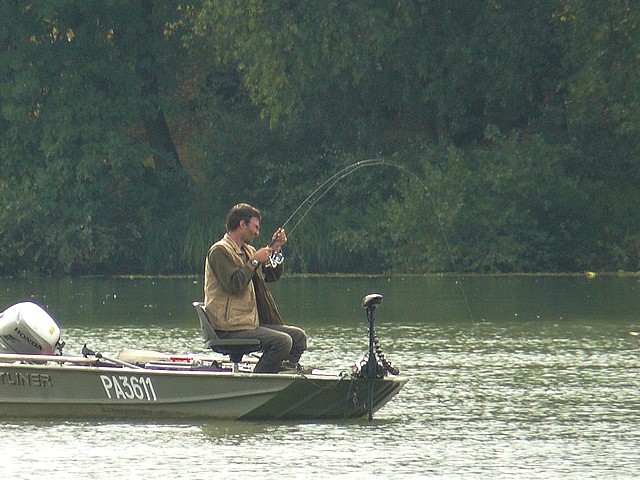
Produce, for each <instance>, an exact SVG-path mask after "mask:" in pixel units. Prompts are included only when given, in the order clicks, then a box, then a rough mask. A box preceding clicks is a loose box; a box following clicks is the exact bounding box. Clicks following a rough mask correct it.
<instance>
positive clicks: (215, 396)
mask: <svg viewBox="0 0 640 480" xmlns="http://www.w3.org/2000/svg"><path fill="white" fill-rule="evenodd" d="M372 326H373V322H372V321H371V323H370V327H372ZM371 333H373V332H371ZM59 335H60V331H59V328H58V326H57V324H56V323H55V322H54V321H53V319H51V317H50V316H49V315H48V314H47V313H46V312H45V311H44V310H42V309H40V307H38V306H37V305H35V304H32V303H29V302H25V303H21V304H17V305H14V306H12V307H10V308H9V309H7V310H6V311H5V312H3V313H2V314H0V351H1V352H4V353H0V415H3V416H5V417H7V416H13V417H46V418H52V417H58V418H60V417H62V418H221V419H330V418H337V419H339V418H358V417H363V416H365V415H366V414H367V413H369V416H371V414H372V413H373V412H375V411H377V410H378V409H380V408H381V407H382V406H383V405H384V404H385V403H386V402H388V401H389V400H390V399H391V398H392V397H393V396H394V395H396V394H397V393H398V392H399V391H400V389H401V388H402V387H403V385H404V384H405V383H406V381H407V378H406V377H403V376H399V375H394V374H391V373H389V367H390V364H389V363H388V362H386V360H384V356H381V355H377V354H375V353H374V354H373V355H371V352H372V351H373V350H372V349H371V348H370V354H368V355H366V356H365V358H363V359H362V360H361V361H360V362H356V365H355V366H354V367H351V368H350V369H349V370H348V371H339V372H330V371H324V370H320V369H313V370H291V371H283V372H280V373H278V374H254V373H251V369H252V361H251V360H252V359H251V358H249V359H240V361H238V358H234V360H235V361H233V362H232V361H231V360H229V359H228V358H227V357H226V356H224V355H223V354H220V353H212V354H207V355H197V354H196V355H194V354H188V355H171V354H163V353H159V352H152V351H146V350H142V351H141V350H134V349H133V350H132V349H127V350H122V351H120V352H118V353H117V354H116V355H114V356H113V357H108V356H105V355H101V354H100V353H95V352H93V351H91V350H89V349H86V348H85V349H83V354H82V355H77V356H70V355H64V354H62V349H63V343H62V342H60V339H59ZM370 337H371V338H372V339H373V338H374V336H373V335H370ZM376 341H377V340H376ZM372 346H373V345H371V346H370V347H372ZM369 358H371V359H372V361H371V362H369ZM381 360H382V361H381ZM253 362H255V359H253ZM392 370H393V369H392Z"/></svg>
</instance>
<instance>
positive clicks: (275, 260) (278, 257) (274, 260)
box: [265, 252, 284, 268]
mask: <svg viewBox="0 0 640 480" xmlns="http://www.w3.org/2000/svg"><path fill="white" fill-rule="evenodd" d="M282 262H284V255H283V254H282V252H273V253H272V254H271V256H270V257H269V260H267V263H265V266H267V267H270V268H276V267H277V266H278V265H280V264H281V263H282Z"/></svg>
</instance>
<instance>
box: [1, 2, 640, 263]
mask: <svg viewBox="0 0 640 480" xmlns="http://www.w3.org/2000/svg"><path fill="white" fill-rule="evenodd" d="M2 11H3V15H2V18H1V19H0V23H1V24H2V25H1V27H2V28H0V100H1V106H2V110H1V112H0V113H1V115H0V173H1V176H0V206H1V207H2V208H1V209H0V231H1V232H2V238H1V241H0V275H14V274H20V273H47V274H64V273H73V274H93V273H197V272H200V271H201V269H202V264H203V258H204V254H205V252H206V249H207V247H208V245H209V244H210V243H211V242H212V241H214V240H216V239H217V238H218V237H219V236H220V235H221V234H222V233H223V232H222V230H223V224H224V216H225V214H226V212H227V210H228V209H229V208H230V206H231V205H233V204H234V203H237V202H239V201H248V202H250V203H252V204H254V205H256V206H258V207H259V208H260V209H261V210H262V211H263V214H264V219H263V232H264V233H263V235H264V237H265V238H263V239H262V240H263V241H264V242H266V241H267V236H268V235H269V233H270V231H272V230H274V229H275V228H277V226H278V225H280V224H281V223H282V222H284V220H285V219H287V218H288V217H289V215H290V214H291V213H292V212H293V211H294V210H295V209H296V207H297V206H298V205H299V204H300V202H302V201H303V200H304V199H305V198H306V197H307V195H309V194H310V193H311V192H312V191H313V190H314V189H315V188H316V187H317V186H318V185H320V184H321V183H322V181H324V180H325V179H326V178H328V177H330V176H331V175H333V174H334V173H335V172H337V171H339V170H340V169H342V168H344V167H345V166H347V165H349V164H351V163H353V162H357V161H361V160H364V159H368V158H386V159H388V160H389V161H391V162H393V163H394V164H397V165H400V166H401V168H397V167H394V166H391V165H377V166H372V167H367V168H362V169H360V170H358V171H357V172H356V173H354V174H353V175H349V176H347V177H345V178H344V179H342V180H341V181H340V182H338V183H336V184H335V185H334V187H333V188H332V189H331V190H330V191H329V192H327V194H326V195H325V196H323V197H322V198H321V199H320V200H319V201H318V202H317V203H315V204H313V203H312V202H310V203H309V204H308V205H314V206H313V208H311V209H310V210H308V209H307V208H303V209H302V210H301V211H300V213H299V215H297V216H296V217H295V218H293V219H292V221H291V222H290V224H289V226H288V230H289V231H290V232H291V234H290V243H289V245H288V246H287V248H286V254H287V258H288V265H289V270H290V271H298V272H321V273H328V272H361V273H380V272H441V271H451V270H452V269H454V268H455V269H457V270H458V271H466V272H536V271H547V272H558V271H582V270H627V271H637V270H640V162H639V161H638V160H639V154H640V75H639V73H638V72H640V68H639V62H640V57H639V56H638V53H637V51H638V47H639V46H640V6H639V5H636V4H635V3H633V2H631V1H630V0H616V1H610V2H586V1H583V0H536V1H533V0H518V1H516V0H483V1H472V0H449V1H433V0H407V1H397V2H391V1H390V2H380V1H378V0H358V1H352V2H344V1H341V0H307V1H305V2H268V1H265V0H194V1H192V2H187V3H185V2H180V1H178V0H165V1H160V0H134V1H131V0H128V1H123V0H104V1H100V2H86V1H83V0H40V1H38V2H22V1H18V0H3V9H2ZM303 217H304V218H303ZM300 219H302V221H300V223H298V221H299V220H300ZM292 228H295V229H294V230H293V231H291V229H292Z"/></svg>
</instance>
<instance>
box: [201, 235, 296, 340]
mask: <svg viewBox="0 0 640 480" xmlns="http://www.w3.org/2000/svg"><path fill="white" fill-rule="evenodd" d="M254 252H255V248H253V247H252V246H251V245H244V247H243V248H240V247H238V245H237V244H236V243H235V242H234V241H233V240H232V239H231V238H230V237H229V236H228V235H225V236H224V237H223V238H222V239H221V240H220V241H218V242H216V243H214V244H213V245H212V246H211V248H209V252H208V253H207V259H206V263H205V275H204V276H205V284H204V297H205V310H206V312H207V316H208V317H209V321H210V322H211V325H212V326H213V328H214V329H215V330H249V329H255V328H257V327H258V325H259V324H268V323H275V324H282V319H281V318H280V315H279V313H278V309H277V307H276V304H275V301H274V300H273V297H272V296H271V293H270V292H269V291H268V290H267V288H266V286H265V280H266V281H276V280H279V279H280V277H281V275H282V272H283V270H284V268H283V266H282V265H279V266H278V267H277V268H275V269H273V268H264V267H262V266H260V267H258V269H257V270H256V271H254V269H253V268H252V267H251V266H250V265H249V264H248V263H247V261H248V258H249V257H250V256H251V255H253V253H254Z"/></svg>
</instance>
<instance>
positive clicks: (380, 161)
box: [267, 158, 473, 319]
mask: <svg viewBox="0 0 640 480" xmlns="http://www.w3.org/2000/svg"><path fill="white" fill-rule="evenodd" d="M378 165H388V166H390V167H394V168H396V169H398V170H401V171H402V172H404V173H406V174H408V175H409V176H410V177H411V178H413V179H414V180H416V181H417V182H418V183H419V184H420V186H422V188H423V189H424V191H425V193H426V195H427V197H428V198H429V200H430V201H431V205H432V207H433V210H434V213H435V215H436V218H437V220H438V225H439V227H440V233H441V234H442V238H443V239H444V242H445V245H446V248H447V253H448V255H449V260H450V261H451V265H452V267H453V271H454V273H455V275H456V278H457V280H458V281H457V283H458V285H459V287H460V291H461V293H462V296H463V298H464V301H465V305H466V307H467V311H468V313H469V316H470V318H471V319H473V314H472V313H471V307H470V306H469V300H468V299H467V296H466V294H465V292H464V289H463V288H462V281H461V278H460V274H459V273H458V267H457V265H456V262H455V259H454V257H453V253H452V250H451V245H450V244H449V239H448V238H447V235H446V233H445V230H444V225H443V223H442V219H441V218H440V215H439V214H438V209H437V206H436V202H435V200H434V198H433V196H432V195H431V192H430V191H429V189H428V188H427V186H426V185H425V183H424V182H423V181H422V180H421V179H420V177H419V176H418V175H416V174H415V173H414V172H413V171H411V170H409V169H408V168H407V167H405V166H404V165H401V164H399V163H396V162H392V161H389V160H387V159H385V158H370V159H368V160H360V161H358V162H355V163H352V164H350V165H347V166H346V167H344V168H342V169H341V170H339V171H338V172H336V173H334V174H333V175H332V176H330V177H329V178H327V179H326V180H325V181H324V182H322V183H321V184H320V185H319V186H318V187H317V188H316V189H315V190H313V192H311V193H310V194H309V195H308V196H307V197H306V198H305V199H304V200H303V201H302V203H300V205H298V207H297V208H296V209H295V210H294V211H293V213H292V214H291V215H289V217H288V218H287V219H286V220H285V221H284V223H283V224H282V226H280V228H279V229H278V231H280V230H284V229H285V227H286V226H287V224H289V222H290V221H291V220H292V219H293V218H294V217H295V216H296V214H298V212H300V210H302V208H303V207H304V206H305V205H307V204H308V207H307V209H306V210H305V211H304V212H303V214H302V215H301V216H300V218H299V219H298V221H297V222H296V223H295V224H294V225H293V227H292V228H291V230H289V234H291V233H292V232H293V231H294V230H295V229H296V228H297V227H298V225H300V222H302V220H304V218H305V217H306V216H307V214H308V213H309V212H310V211H311V210H312V209H313V207H314V206H315V205H316V204H317V203H318V202H319V201H320V200H321V199H322V198H323V197H324V196H325V195H326V194H327V193H328V192H329V191H330V190H331V189H332V188H333V187H334V186H335V185H336V184H337V183H338V182H339V181H340V180H342V179H344V178H346V177H348V176H349V175H351V174H352V173H354V172H356V171H357V170H360V169H361V168H365V167H371V166H378ZM274 243H275V236H274V238H273V239H272V240H271V242H270V243H269V246H272V245H273V244H274ZM283 261H284V255H283V254H282V252H274V253H273V254H272V255H271V257H270V258H269V260H268V262H267V263H268V264H270V265H271V266H272V267H276V266H277V265H279V264H281V263H282V262H283Z"/></svg>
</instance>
